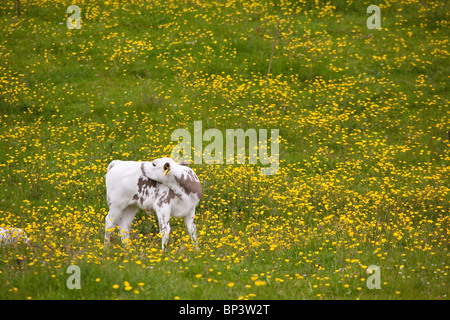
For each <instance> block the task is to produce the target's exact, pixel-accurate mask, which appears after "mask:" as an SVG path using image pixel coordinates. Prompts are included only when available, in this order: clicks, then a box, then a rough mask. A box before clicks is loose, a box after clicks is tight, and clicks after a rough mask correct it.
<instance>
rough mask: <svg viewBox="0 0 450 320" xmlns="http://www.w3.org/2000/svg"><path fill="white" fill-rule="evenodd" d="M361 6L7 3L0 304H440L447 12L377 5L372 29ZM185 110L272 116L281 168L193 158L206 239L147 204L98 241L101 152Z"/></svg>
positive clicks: (113, 150)
mask: <svg viewBox="0 0 450 320" xmlns="http://www.w3.org/2000/svg"><path fill="white" fill-rule="evenodd" d="M17 3H20V8H19V7H18V5H17ZM69 4H75V5H77V6H78V7H79V8H80V10H81V25H80V26H81V28H80V29H69V28H68V27H67V25H66V20H67V18H68V17H69V16H70V14H68V13H66V10H67V7H68V6H69ZM371 4H373V3H371V1H364V0H363V1H353V0H336V1H322V0H314V1H290V0H256V1H240V0H217V1H204V2H203V1H195V0H183V1H175V0H173V1H172V0H169V1H159V0H152V1H136V0H130V1H117V0H111V1H88V0H85V1H73V3H68V2H67V1H60V0H54V1H46V0H39V1H25V0H22V1H2V2H0V24H1V26H2V28H1V29H2V31H1V32H0V227H18V228H22V229H23V230H25V231H26V233H27V234H28V237H29V238H30V244H29V245H28V246H26V245H24V244H18V245H14V246H11V245H0V299H8V300H9V299H168V300H177V299H181V300H183V299H233V300H234V299H236V300H241V299H250V300H252V299H255V300H259V299H268V300H270V299H433V300H440V299H447V300H448V299H449V294H450V283H449V275H448V273H449V271H450V270H449V268H450V259H449V241H450V229H449V228H450V217H449V212H450V194H449V192H450V189H449V188H450V183H449V182H450V179H449V173H450V172H449V171H450V170H449V168H450V167H449V160H450V148H449V147H450V126H449V124H450V119H449V116H450V108H449V104H448V102H449V100H448V99H449V85H448V83H449V66H450V61H449V39H450V37H449V35H450V33H449V21H450V19H449V18H450V17H449V11H448V7H446V5H445V1H433V0H430V1H417V0H392V1H391V0H383V1H379V3H378V5H379V7H380V10H381V28H379V29H368V27H367V25H366V21H367V19H368V18H369V16H370V14H367V13H366V9H367V7H368V6H369V5H371ZM269 67H270V73H269ZM194 121H202V125H203V130H207V129H211V128H214V129H218V130H220V131H221V132H225V130H226V129H244V130H248V129H279V135H280V142H279V149H280V154H279V161H280V163H279V169H278V172H277V173H276V174H275V175H261V174H260V168H261V165H259V164H226V163H223V164H206V163H202V164H193V165H192V168H193V169H194V171H195V172H196V173H197V175H198V177H199V178H200V180H201V182H202V187H203V198H202V200H201V201H200V203H199V205H198V207H197V215H196V224H197V230H198V240H199V247H200V250H194V248H193V246H192V244H191V241H190V239H189V235H188V233H187V230H186V228H185V226H184V222H183V221H182V220H178V219H172V220H171V226H172V232H171V236H170V240H169V246H168V250H167V252H165V253H164V252H162V251H161V249H160V248H161V237H160V235H159V233H158V232H159V230H158V225H157V221H156V219H155V216H154V215H147V214H146V213H145V212H143V211H141V210H140V211H138V213H137V216H136V219H135V220H134V222H133V224H132V236H131V239H132V241H131V244H130V245H129V246H123V245H122V244H121V242H120V240H119V238H118V237H116V238H114V239H113V240H114V241H113V243H112V245H111V247H109V248H104V246H103V237H104V217H105V216H106V214H107V210H108V208H107V203H106V195H105V192H106V190H105V184H104V175H105V173H106V168H107V165H108V163H109V162H110V161H111V160H114V159H120V160H143V161H144V160H149V161H151V160H153V159H155V158H159V157H163V156H170V155H171V150H172V148H173V147H174V146H175V145H176V143H177V142H176V141H171V134H172V132H174V130H176V129H180V128H181V129H182V128H185V129H188V130H190V132H193V126H194ZM204 146H206V143H205V142H204V144H203V147H204ZM71 265H76V266H78V267H79V268H80V276H81V277H80V280H81V289H69V288H68V286H67V279H68V278H69V276H70V274H68V273H67V268H68V267H69V266H71ZM373 265H375V266H378V267H379V270H380V278H379V279H380V282H381V283H380V289H370V288H369V287H368V286H367V280H368V278H369V277H370V276H371V274H369V273H367V268H368V267H369V266H373Z"/></svg>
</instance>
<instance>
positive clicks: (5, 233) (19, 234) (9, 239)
mask: <svg viewBox="0 0 450 320" xmlns="http://www.w3.org/2000/svg"><path fill="white" fill-rule="evenodd" d="M29 241H30V240H29V239H28V237H27V234H26V233H25V231H23V230H22V229H19V228H11V227H10V228H0V244H5V245H11V244H16V243H19V242H24V243H26V244H28V242H29Z"/></svg>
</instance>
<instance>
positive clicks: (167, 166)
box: [163, 162, 170, 175]
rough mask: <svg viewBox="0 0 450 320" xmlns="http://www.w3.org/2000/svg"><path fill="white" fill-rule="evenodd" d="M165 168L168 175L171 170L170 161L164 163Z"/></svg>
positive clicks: (165, 173)
mask: <svg viewBox="0 0 450 320" xmlns="http://www.w3.org/2000/svg"><path fill="white" fill-rule="evenodd" d="M163 169H164V175H167V174H168V173H169V171H170V163H168V162H166V163H165V164H164V167H163Z"/></svg>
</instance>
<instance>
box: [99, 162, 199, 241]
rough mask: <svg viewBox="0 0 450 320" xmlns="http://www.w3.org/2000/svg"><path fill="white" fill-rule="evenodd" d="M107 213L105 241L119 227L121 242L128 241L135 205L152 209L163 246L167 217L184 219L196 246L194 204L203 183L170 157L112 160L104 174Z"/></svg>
mask: <svg viewBox="0 0 450 320" xmlns="http://www.w3.org/2000/svg"><path fill="white" fill-rule="evenodd" d="M105 178H106V196H107V200H108V206H109V213H108V215H107V216H106V218H105V244H109V241H110V237H111V232H112V230H113V229H114V228H115V227H116V226H119V227H120V232H119V235H120V236H121V238H122V242H126V241H128V238H129V232H130V226H131V222H132V221H133V219H134V217H135V215H136V211H137V209H138V208H141V209H143V210H145V211H146V212H147V213H150V211H151V210H152V209H153V210H154V211H155V212H156V216H157V218H158V224H159V230H160V232H161V235H162V249H163V250H164V249H165V244H166V242H167V240H168V238H169V233H170V225H169V219H170V216H173V217H176V218H184V222H185V223H186V227H187V229H188V232H189V235H190V237H191V239H192V240H193V242H194V244H195V246H196V247H197V236H196V228H195V223H194V218H195V207H196V206H197V204H198V202H199V201H200V199H201V197H202V186H201V184H200V180H199V179H198V177H197V175H196V174H195V173H194V171H193V170H192V169H191V168H189V167H187V166H185V165H182V164H177V163H175V162H174V161H173V160H172V159H170V158H161V159H156V160H155V161H153V162H137V161H119V160H114V161H112V162H111V163H110V164H109V165H108V169H107V173H106V177H105Z"/></svg>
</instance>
